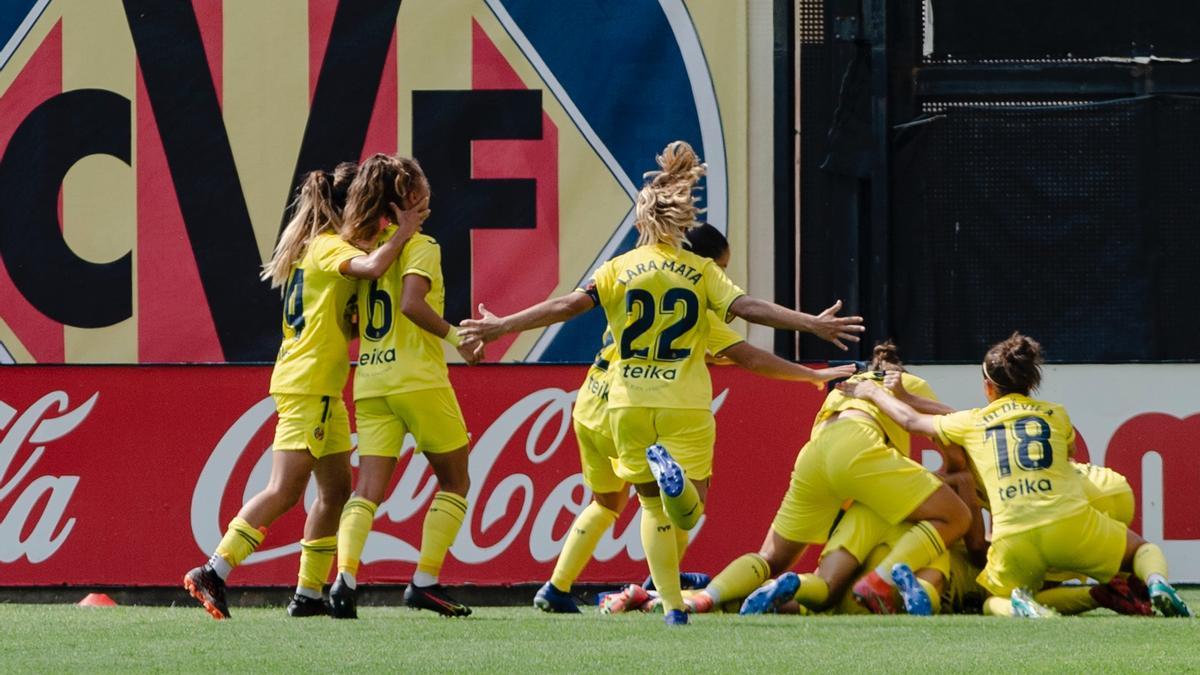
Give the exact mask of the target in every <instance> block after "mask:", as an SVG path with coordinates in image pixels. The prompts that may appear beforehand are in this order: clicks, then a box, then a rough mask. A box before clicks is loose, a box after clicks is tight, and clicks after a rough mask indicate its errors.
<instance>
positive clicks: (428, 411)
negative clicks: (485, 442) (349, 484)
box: [354, 387, 470, 457]
mask: <svg viewBox="0 0 1200 675" xmlns="http://www.w3.org/2000/svg"><path fill="white" fill-rule="evenodd" d="M354 421H355V423H356V424H357V425H358V454H359V455H368V456H371V457H399V456H400V449H401V447H402V446H403V445H404V436H405V435H407V434H409V433H411V434H412V435H413V438H414V439H416V442H417V452H431V453H434V454H438V453H442V452H450V451H451V450H458V449H459V448H463V447H466V446H467V445H468V444H469V443H470V438H469V437H468V436H467V423H466V422H465V421H464V420H463V414H462V410H461V409H460V408H459V407H458V399H456V398H455V397H454V390H453V389H451V388H449V387H444V388H440V389H422V390H420V391H407V392H404V393H403V394H392V395H391V396H377V397H374V398H364V399H361V400H358V401H355V402H354Z"/></svg>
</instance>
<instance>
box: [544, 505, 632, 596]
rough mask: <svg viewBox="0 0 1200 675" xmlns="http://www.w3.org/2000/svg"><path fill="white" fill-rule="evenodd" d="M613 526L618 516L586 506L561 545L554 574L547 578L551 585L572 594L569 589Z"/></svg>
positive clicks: (612, 512) (601, 509) (604, 509)
mask: <svg viewBox="0 0 1200 675" xmlns="http://www.w3.org/2000/svg"><path fill="white" fill-rule="evenodd" d="M615 522H617V512H616V511H612V510H609V509H606V508H604V507H603V506H601V505H599V504H597V503H596V502H592V503H591V504H588V505H587V508H585V509H584V510H583V511H581V512H580V513H579V516H577V517H576V518H575V522H573V523H571V531H570V532H569V533H568V534H567V539H566V541H564V542H563V549H562V553H560V554H558V562H556V563H554V573H553V574H551V575H550V583H551V584H552V585H553V586H554V587H555V588H557V589H558V590H560V591H563V592H566V591H569V590H571V585H572V584H574V583H575V580H576V579H578V578H579V573H580V572H582V571H583V568H584V566H586V565H587V564H588V561H589V560H591V559H592V554H593V553H595V552H596V544H597V543H598V542H599V541H600V536H601V535H602V534H604V533H605V532H607V531H608V528H610V527H612V525H613V523H615Z"/></svg>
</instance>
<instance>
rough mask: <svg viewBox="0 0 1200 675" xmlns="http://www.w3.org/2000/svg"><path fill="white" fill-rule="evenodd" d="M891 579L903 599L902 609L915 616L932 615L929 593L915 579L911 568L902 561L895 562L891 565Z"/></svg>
mask: <svg viewBox="0 0 1200 675" xmlns="http://www.w3.org/2000/svg"><path fill="white" fill-rule="evenodd" d="M892 581H895V582H896V589H897V590H899V591H900V599H901V600H903V601H904V611H906V612H908V613H909V614H913V615H916V616H933V602H931V601H930V599H929V593H926V592H925V588H924V587H923V586H921V584H920V582H918V581H917V577H916V575H915V574H913V571H912V568H911V567H909V566H908V565H906V564H904V563H896V564H895V566H893V567H892Z"/></svg>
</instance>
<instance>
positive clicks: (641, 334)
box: [587, 244, 745, 410]
mask: <svg viewBox="0 0 1200 675" xmlns="http://www.w3.org/2000/svg"><path fill="white" fill-rule="evenodd" d="M587 292H588V293H589V294H590V295H592V298H593V300H595V301H596V302H597V303H598V304H599V305H600V306H602V307H603V308H604V314H605V316H606V317H607V318H608V326H609V329H610V330H612V333H613V339H614V341H615V343H616V345H617V359H618V361H617V363H616V364H615V365H614V367H613V368H612V372H611V373H610V374H609V377H610V378H611V380H610V383H609V392H608V404H609V407H613V408H627V407H647V408H679V409H698V410H707V409H708V408H709V407H710V405H711V404H712V381H711V380H710V379H709V376H708V366H707V364H706V363H705V360H704V350H705V346H706V344H707V340H708V336H709V330H710V328H709V324H710V321H709V316H710V314H709V313H708V311H706V310H712V311H713V312H714V313H715V314H716V316H718V317H721V319H722V320H726V319H727V318H728V317H729V306H730V305H732V304H733V301H734V300H736V299H738V298H739V297H741V296H742V295H744V294H745V292H744V291H742V289H740V288H738V287H737V286H736V285H735V284H734V283H733V282H732V281H730V280H729V277H727V276H725V272H724V271H722V270H721V268H720V266H718V265H717V264H716V263H715V262H713V260H712V259H710V258H703V257H701V256H698V255H696V254H695V253H692V252H691V251H687V250H684V249H677V248H674V247H671V246H668V245H665V244H655V245H653V246H639V247H638V248H635V249H634V250H632V251H630V252H628V253H625V254H623V255H620V256H617V257H616V258H613V259H612V260H609V261H608V262H606V263H604V264H603V265H601V266H600V269H598V270H596V274H595V275H594V276H593V277H592V283H591V284H590V285H589V288H588V289H587Z"/></svg>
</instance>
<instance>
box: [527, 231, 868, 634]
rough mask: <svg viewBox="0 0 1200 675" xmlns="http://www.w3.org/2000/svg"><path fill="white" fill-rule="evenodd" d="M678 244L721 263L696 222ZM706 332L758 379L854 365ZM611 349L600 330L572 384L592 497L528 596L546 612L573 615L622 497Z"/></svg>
mask: <svg viewBox="0 0 1200 675" xmlns="http://www.w3.org/2000/svg"><path fill="white" fill-rule="evenodd" d="M685 236H686V237H687V239H686V241H685V242H684V244H683V245H684V246H685V247H686V248H688V249H689V250H691V251H692V252H693V253H695V254H696V255H699V256H701V257H703V258H709V259H711V260H713V261H715V262H716V263H717V265H718V266H719V267H720V268H721V269H725V268H726V267H727V266H728V265H729V259H730V255H731V253H730V249H729V240H728V239H726V238H725V235H724V234H721V231H720V230H718V229H717V228H715V227H713V226H712V225H710V224H708V223H698V224H697V225H696V226H695V227H693V228H691V229H689V230H688V231H687V233H686V235H685ZM708 319H709V327H710V328H709V335H708V341H707V343H706V350H707V353H708V354H709V355H711V357H712V359H713V361H714V362H719V363H733V364H737V365H739V366H742V367H743V368H745V369H747V370H750V371H751V372H755V373H758V374H759V375H762V376H764V377H769V378H773V379H779V380H789V381H793V382H810V383H813V384H816V385H818V386H820V385H822V384H823V383H825V382H827V381H829V380H833V379H837V378H841V377H848V376H850V375H852V374H854V366H853V365H848V366H839V367H836V368H823V369H818V370H813V369H811V368H807V367H805V366H802V365H800V364H797V363H792V362H791V361H787V360H785V359H781V358H779V357H778V356H776V355H774V354H772V353H771V352H767V351H764V350H762V349H759V348H757V347H754V346H753V345H750V344H749V343H747V342H746V341H745V340H743V339H742V336H741V335H738V334H737V333H736V332H735V331H734V330H733V329H732V328H730V327H729V326H728V325H726V324H725V323H724V322H723V321H720V320H719V319H718V317H717V316H716V315H714V314H712V313H711V312H710V314H709V317H708ZM617 356H618V354H617V348H616V345H615V343H614V342H613V339H612V335H611V333H609V332H607V331H606V332H605V334H604V347H603V348H601V350H600V351H599V352H598V353H597V354H596V359H595V362H594V363H593V364H592V366H591V367H590V368H589V369H588V373H587V377H586V379H585V380H584V382H583V385H582V386H581V387H580V388H579V393H578V395H577V396H576V399H575V407H574V410H573V412H572V415H571V416H572V422H573V425H574V429H575V438H576V440H577V441H578V445H579V456H580V464H581V465H582V467H583V482H584V484H585V485H587V486H588V488H589V489H590V490H591V491H592V502H591V503H590V504H588V505H587V507H586V508H584V510H583V512H582V513H580V514H579V516H577V517H576V518H575V521H574V522H573V523H571V527H570V529H569V530H568V534H567V538H566V541H564V542H563V549H562V552H561V553H560V554H559V556H558V560H557V562H556V563H555V566H554V572H553V574H552V575H551V577H550V580H549V581H547V582H546V583H545V584H544V585H543V586H542V587H541V588H540V589H539V590H538V592H537V595H536V596H535V597H534V601H533V602H534V606H535V607H538V608H539V609H542V610H543V611H547V612H560V613H576V612H578V611H579V608H578V607H576V605H575V601H574V599H572V598H571V595H570V588H571V585H572V584H574V583H575V580H576V579H577V578H578V577H579V574H580V573H581V572H582V571H583V568H584V566H585V565H586V564H587V563H588V561H589V560H591V557H592V553H593V552H595V550H596V544H597V543H598V542H599V540H600V535H602V534H604V532H606V531H607V530H608V528H610V527H612V525H613V524H614V523H615V522H616V520H617V518H618V517H619V516H620V514H621V512H622V511H624V510H625V506H626V504H627V503H628V501H629V484H628V483H626V482H625V481H624V480H622V479H621V478H620V477H618V476H617V475H616V470H615V468H614V466H613V464H614V462H615V461H616V459H617V449H616V444H615V443H614V442H613V437H612V432H611V431H610V430H609V425H608V369H609V366H610V364H611V363H612V362H614V361H616V360H617ZM675 538H676V543H677V545H678V550H679V556H678V557H679V560H681V561H682V560H683V554H684V552H685V551H686V550H687V545H688V532H687V531H686V530H683V529H681V528H676V530H675ZM708 582H709V578H708V576H707V575H704V574H699V573H695V572H685V573H682V574H681V575H680V586H681V587H682V588H700V587H703V586H705V585H707V583H708ZM607 597H608V602H607V604H606V606H605V607H603V608H602V609H605V610H607V611H608V612H613V611H626V610H629V609H633V608H635V607H636V606H638V605H641V604H642V602H645V600H646V599H647V597H648V596H647V594H646V592H645V589H643V588H642V587H640V586H636V585H632V586H630V587H628V588H626V589H625V590H623V591H622V592H621V593H615V594H611V595H609V596H607Z"/></svg>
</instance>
